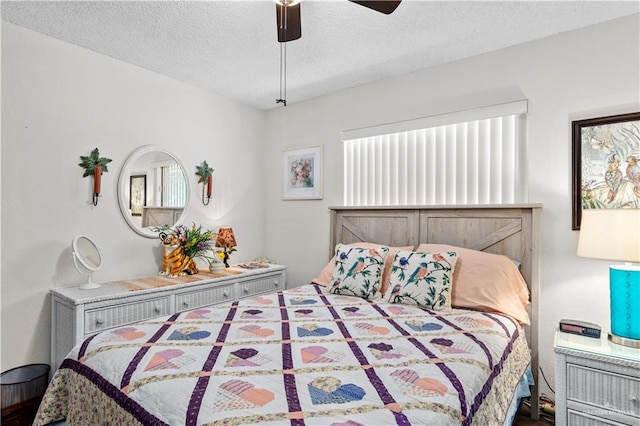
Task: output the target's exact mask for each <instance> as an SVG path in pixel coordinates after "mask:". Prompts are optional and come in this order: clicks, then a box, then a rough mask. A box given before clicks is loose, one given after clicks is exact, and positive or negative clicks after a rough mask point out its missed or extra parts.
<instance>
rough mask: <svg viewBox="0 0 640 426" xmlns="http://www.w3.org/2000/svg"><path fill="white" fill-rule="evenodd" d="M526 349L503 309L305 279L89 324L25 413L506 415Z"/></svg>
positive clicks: (428, 420)
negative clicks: (424, 301) (374, 296)
mask: <svg viewBox="0 0 640 426" xmlns="http://www.w3.org/2000/svg"><path fill="white" fill-rule="evenodd" d="M529 362H530V355H529V349H528V347H527V344H526V341H525V337H524V333H523V330H522V329H521V327H520V326H519V325H518V324H517V322H516V321H515V320H513V319H512V318H510V317H508V316H505V315H500V314H496V313H487V312H477V311H471V310H461V309H453V310H452V311H451V312H450V313H447V314H442V313H440V312H436V311H429V310H424V309H420V308H418V307H415V306H407V305H400V304H391V303H387V302H382V301H370V300H365V299H361V298H357V297H351V296H342V295H335V294H329V293H326V291H325V289H324V288H323V287H320V286H315V285H305V286H302V287H297V288H294V289H290V290H286V291H284V292H280V293H274V294H269V295H263V296H258V297H255V298H251V299H243V300H240V301H236V302H233V303H230V304H225V305H215V306H212V307H206V308H200V309H196V310H192V311H187V312H182V313H179V314H174V315H171V316H168V317H162V318H157V319H154V320H150V321H146V322H142V323H136V324H132V325H129V326H126V327H121V328H116V329H112V330H107V331H104V332H102V333H99V334H96V335H94V336H91V337H88V338H87V339H86V340H85V341H84V342H82V343H81V344H79V345H78V346H77V347H76V348H74V350H73V351H72V352H71V353H70V354H69V355H68V356H67V358H66V359H65V360H64V362H63V363H62V365H61V367H60V368H59V369H58V371H57V372H56V373H55V375H54V377H53V380H52V382H51V384H50V385H49V388H48V389H47V392H46V394H45V397H44V400H43V402H42V405H41V406H40V410H39V412H38V415H37V418H36V422H35V424H36V425H42V424H47V423H49V422H52V421H55V420H61V419H64V418H66V419H67V422H68V424H70V425H74V424H80V425H88V424H127V425H131V424H143V425H165V424H167V425H209V424H211V425H218V424H220V425H222V424H224V425H227V424H229V425H231V424H243V425H244V424H259V425H281V424H291V425H306V424H309V425H334V426H346V425H350V426H357V425H391V424H399V425H408V424H416V425H417V424H426V425H459V424H479V425H492V424H502V422H503V420H504V416H505V413H506V411H507V408H508V406H509V404H510V402H511V399H512V396H513V393H514V389H515V388H516V386H517V383H518V381H519V379H520V377H521V376H522V375H523V373H524V371H525V369H526V367H527V365H528V364H529Z"/></svg>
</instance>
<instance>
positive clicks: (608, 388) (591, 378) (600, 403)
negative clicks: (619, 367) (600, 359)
mask: <svg viewBox="0 0 640 426" xmlns="http://www.w3.org/2000/svg"><path fill="white" fill-rule="evenodd" d="M567 388H568V390H567V400H573V401H578V402H583V403H586V404H589V405H593V406H596V407H601V408H602V409H603V410H608V411H619V412H622V413H624V414H626V415H631V416H637V417H639V418H640V379H637V378H635V377H627V376H622V375H619V374H615V373H610V372H607V371H603V370H597V369H594V368H590V367H585V366H581V365H576V364H570V363H568V364H567Z"/></svg>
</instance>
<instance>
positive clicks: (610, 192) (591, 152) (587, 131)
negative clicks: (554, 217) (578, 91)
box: [571, 112, 640, 230]
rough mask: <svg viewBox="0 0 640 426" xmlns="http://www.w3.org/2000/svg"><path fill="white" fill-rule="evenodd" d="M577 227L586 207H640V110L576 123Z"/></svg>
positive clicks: (574, 148) (575, 200)
mask: <svg viewBox="0 0 640 426" xmlns="http://www.w3.org/2000/svg"><path fill="white" fill-rule="evenodd" d="M571 134H572V140H573V150H572V151H573V154H572V155H573V164H572V165H573V182H572V186H573V197H572V198H573V200H572V203H573V209H572V210H573V223H572V225H573V230H579V229H580V220H581V218H582V209H614V208H640V112H634V113H629V114H621V115H613V116H609V117H599V118H591V119H587V120H579V121H573V122H572V131H571Z"/></svg>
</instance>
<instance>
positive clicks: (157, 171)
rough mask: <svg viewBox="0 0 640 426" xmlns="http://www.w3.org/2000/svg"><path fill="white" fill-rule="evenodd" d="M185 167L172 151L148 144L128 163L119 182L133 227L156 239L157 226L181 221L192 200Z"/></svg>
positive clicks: (126, 215) (123, 207)
mask: <svg viewBox="0 0 640 426" xmlns="http://www.w3.org/2000/svg"><path fill="white" fill-rule="evenodd" d="M187 182H188V181H187V175H186V170H185V168H184V166H183V165H182V164H181V163H180V161H179V160H178V158H177V157H175V156H174V155H173V154H171V153H170V152H168V151H166V150H164V149H161V148H159V147H155V146H153V145H146V146H144V147H141V148H139V149H138V150H136V151H135V152H134V153H133V154H131V156H130V157H129V159H128V160H127V161H126V162H125V164H124V165H123V167H122V171H121V173H120V180H119V184H118V191H119V196H118V198H119V202H120V210H121V211H122V214H123V216H124V218H125V220H126V221H127V223H128V224H129V226H131V228H132V229H133V230H134V231H136V232H137V233H139V234H140V235H143V236H145V237H150V238H156V237H157V232H155V231H153V229H155V228H157V227H163V226H173V225H176V224H178V223H180V221H181V219H182V217H183V216H184V214H185V210H186V207H187V206H188V203H189V186H188V183H187Z"/></svg>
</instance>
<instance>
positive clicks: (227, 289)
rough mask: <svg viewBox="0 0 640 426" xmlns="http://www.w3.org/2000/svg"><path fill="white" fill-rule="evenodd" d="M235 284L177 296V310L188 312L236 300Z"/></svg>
mask: <svg viewBox="0 0 640 426" xmlns="http://www.w3.org/2000/svg"><path fill="white" fill-rule="evenodd" d="M233 291H234V288H233V284H229V285H224V286H219V287H212V288H208V289H206V290H199V291H190V292H188V293H179V294H176V310H177V311H178V312H179V311H186V310H187V309H195V308H199V307H201V306H208V305H214V304H216V303H222V302H226V301H227V300H233V299H234V298H235V294H234V292H233Z"/></svg>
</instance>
